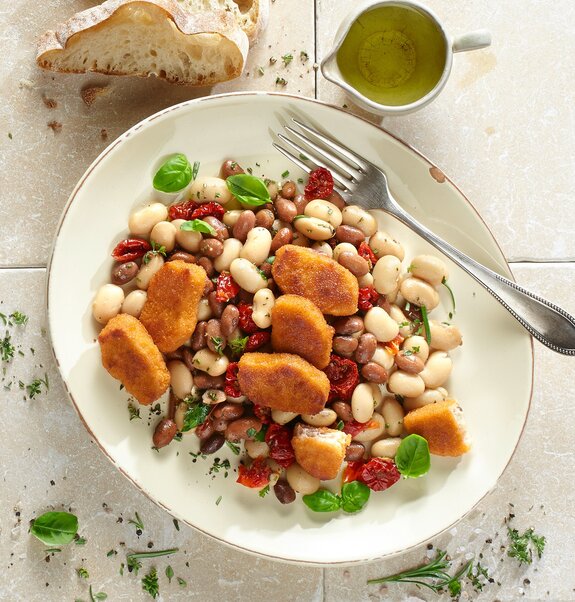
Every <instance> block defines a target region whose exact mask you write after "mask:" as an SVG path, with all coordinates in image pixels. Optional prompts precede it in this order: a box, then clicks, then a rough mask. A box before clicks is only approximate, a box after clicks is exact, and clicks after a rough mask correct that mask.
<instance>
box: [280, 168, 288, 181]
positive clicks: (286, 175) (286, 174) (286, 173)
mask: <svg viewBox="0 0 575 602" xmlns="http://www.w3.org/2000/svg"><path fill="white" fill-rule="evenodd" d="M288 176H289V169H286V170H285V171H284V172H283V173H282V178H283V179H285V178H287V177H288Z"/></svg>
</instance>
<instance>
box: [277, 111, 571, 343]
mask: <svg viewBox="0 0 575 602" xmlns="http://www.w3.org/2000/svg"><path fill="white" fill-rule="evenodd" d="M292 121H293V122H294V124H295V125H296V126H297V127H298V129H297V130H296V129H294V128H293V127H290V126H287V125H286V126H284V127H285V129H286V131H287V132H288V133H289V134H290V137H287V136H285V135H284V134H277V136H278V138H279V139H280V140H281V141H282V142H283V143H284V144H285V145H287V146H288V147H291V148H292V149H294V150H295V151H296V152H297V153H298V154H297V155H295V154H294V153H292V152H291V151H289V150H287V149H286V148H284V147H283V146H281V145H279V144H277V143H275V142H274V143H273V145H274V147H275V148H276V149H277V150H278V151H279V152H280V153H282V154H283V155H285V156H286V157H287V158H288V159H289V160H290V161H293V162H294V163H295V164H296V165H297V166H298V167H300V168H301V169H303V170H304V171H306V172H308V173H309V172H310V171H312V169H314V167H310V166H309V165H308V163H306V162H305V161H304V160H303V159H304V158H305V159H306V160H307V159H309V160H311V161H312V162H313V163H315V164H316V166H321V167H326V168H328V169H329V170H330V171H331V173H332V175H333V177H334V183H335V186H336V188H337V190H338V192H339V193H340V194H341V195H342V196H343V198H344V199H345V200H346V201H350V200H353V203H354V204H357V205H360V206H362V207H364V208H365V209H383V210H384V211H385V212H387V213H389V214H390V215H393V216H394V217H396V218H397V219H398V220H399V221H400V222H402V223H403V224H405V225H406V226H407V227H409V228H411V229H412V230H413V231H414V232H416V233H417V234H419V235H420V236H421V237H422V238H424V239H425V240H427V241H428V242H430V243H431V244H432V245H433V246H434V247H436V248H437V249H439V250H440V251H441V252H442V253H443V254H444V255H446V256H447V257H449V258H450V259H451V260H452V261H454V262H455V263H456V264H457V265H459V266H460V267H461V268H463V269H464V270H465V271H466V272H467V273H468V274H469V275H470V276H472V277H473V278H474V279H475V280H477V282H479V284H481V286H483V287H484V288H485V289H486V290H487V291H489V293H491V295H493V297H495V299H497V300H498V301H499V303H501V305H503V307H505V309H507V311H509V313H510V314H511V315H512V316H513V317H514V318H515V319H516V320H517V321H518V322H519V323H520V324H521V325H522V326H523V327H525V328H526V329H527V331H528V332H529V333H530V334H531V335H532V336H533V337H535V338H536V339H537V340H538V341H540V342H541V343H543V344H544V345H546V346H547V347H549V348H550V349H552V350H553V351H556V352H558V353H563V354H565V355H575V319H574V318H573V317H572V316H570V315H569V314H568V313H567V312H566V311H564V310H563V309H561V308H560V307H557V305H555V304H553V303H550V302H549V301H546V300H545V299H542V298H541V297H539V296H537V295H535V294H533V293H531V292H530V291H528V290H526V289H524V288H522V287H520V286H518V285H517V284H515V283H514V282H512V281H511V280H509V279H507V278H505V277H503V276H501V275H500V274H497V273H496V272H494V271H493V270H491V269H489V268H487V267H485V266H484V265H482V264H480V263H479V262H477V261H475V260H474V259H472V258H471V257H468V256H467V255H465V254H464V253H462V252H461V251H459V250H458V249H456V248H455V247H453V246H451V245H450V244H449V243H447V242H445V241H444V240H443V239H441V238H440V237H439V236H437V235H435V234H434V233H433V232H431V231H430V230H428V229H427V228H426V227H425V226H423V225H422V224H420V223H419V222H418V221H417V220H415V219H414V218H413V217H412V216H411V215H410V214H409V213H407V212H406V211H405V210H404V209H403V208H402V207H401V206H400V205H399V204H398V203H397V201H396V200H395V199H394V198H393V196H392V195H391V192H390V190H389V186H388V184H387V177H386V175H385V173H384V172H383V171H382V170H381V169H379V168H378V167H376V166H375V165H373V164H372V163H370V162H369V161H367V160H366V159H364V158H363V157H361V156H360V155H358V154H357V153H355V152H354V151H352V150H351V149H349V148H348V147H346V146H344V145H343V144H341V143H340V142H337V141H336V140H334V139H333V138H332V137H330V136H328V135H326V134H325V133H323V132H319V131H317V130H315V129H314V128H312V127H310V126H308V125H307V124H305V123H302V122H301V121H298V120H297V119H293V118H292ZM301 143H303V146H302V144H301Z"/></svg>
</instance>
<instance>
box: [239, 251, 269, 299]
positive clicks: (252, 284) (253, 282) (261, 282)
mask: <svg viewBox="0 0 575 602" xmlns="http://www.w3.org/2000/svg"><path fill="white" fill-rule="evenodd" d="M230 272H231V274H232V277H233V279H234V280H235V281H236V282H237V283H238V285H239V286H240V287H241V288H243V289H244V290H245V291H248V293H255V292H256V291H259V290H260V289H261V288H266V287H267V285H268V279H267V278H266V277H265V276H262V274H261V273H260V271H259V270H258V268H257V267H256V266H255V265H254V264H253V263H252V262H251V261H248V260H247V259H243V258H242V257H238V259H234V260H233V261H232V263H231V264H230Z"/></svg>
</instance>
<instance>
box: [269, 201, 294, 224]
mask: <svg viewBox="0 0 575 602" xmlns="http://www.w3.org/2000/svg"><path fill="white" fill-rule="evenodd" d="M274 205H275V208H276V213H277V216H278V217H279V218H280V219H281V220H282V221H283V222H286V223H287V224H291V223H292V222H293V218H294V217H295V216H296V215H297V214H298V213H297V207H296V205H295V203H294V202H293V201H291V200H289V199H286V198H284V197H282V196H279V197H278V198H277V199H276V200H275V203H274Z"/></svg>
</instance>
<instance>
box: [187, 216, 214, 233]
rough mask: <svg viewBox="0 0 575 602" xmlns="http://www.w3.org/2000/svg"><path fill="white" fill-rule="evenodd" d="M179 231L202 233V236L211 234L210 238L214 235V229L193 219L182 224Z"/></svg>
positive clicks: (200, 220) (199, 220)
mask: <svg viewBox="0 0 575 602" xmlns="http://www.w3.org/2000/svg"><path fill="white" fill-rule="evenodd" d="M180 230H185V231H186V232H203V233H204V234H211V235H212V236H215V235H216V231H215V230H214V228H212V227H211V226H210V224H208V222H205V221H204V220H203V219H193V220H190V221H188V222H184V223H183V224H182V225H181V226H180Z"/></svg>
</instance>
